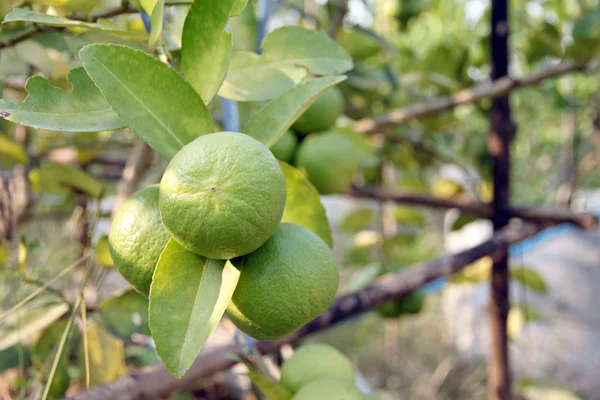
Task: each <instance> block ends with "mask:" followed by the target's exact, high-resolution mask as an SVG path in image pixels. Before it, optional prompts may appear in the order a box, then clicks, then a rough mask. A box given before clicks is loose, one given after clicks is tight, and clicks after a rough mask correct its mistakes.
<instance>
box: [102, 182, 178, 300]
mask: <svg viewBox="0 0 600 400" xmlns="http://www.w3.org/2000/svg"><path fill="white" fill-rule="evenodd" d="M168 240H169V233H168V232H167V230H166V229H165V227H164V225H163V223H162V221H161V218H160V213H159V211H158V185H152V186H148V187H145V188H144V189H142V190H139V191H138V192H136V193H134V194H133V196H131V197H130V198H129V199H128V200H127V201H126V202H124V203H123V205H121V208H119V212H118V213H117V215H115V218H114V220H113V222H112V225H111V226H110V232H109V234H108V248H109V250H110V255H111V257H112V259H113V260H114V262H115V265H116V267H117V270H118V271H119V272H120V273H121V275H123V277H124V278H125V279H126V280H127V281H128V282H129V283H130V284H131V286H133V288H134V289H135V290H137V291H138V292H140V293H141V294H143V295H145V296H146V297H147V296H148V293H149V291H150V283H152V274H153V273H154V268H155V267H156V263H157V262H158V258H159V257H160V253H161V252H162V251H163V249H164V248H165V246H166V245H167V241H168Z"/></svg>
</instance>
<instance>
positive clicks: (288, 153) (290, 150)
mask: <svg viewBox="0 0 600 400" xmlns="http://www.w3.org/2000/svg"><path fill="white" fill-rule="evenodd" d="M296 144H298V139H296V135H294V133H293V132H292V131H286V132H285V133H284V134H283V136H282V137H281V138H279V140H278V141H277V143H275V144H274V145H273V146H271V152H272V153H273V155H274V156H275V157H276V158H277V159H278V160H281V161H284V162H286V163H289V162H292V159H293V158H294V150H295V149H296Z"/></svg>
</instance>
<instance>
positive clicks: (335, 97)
mask: <svg viewBox="0 0 600 400" xmlns="http://www.w3.org/2000/svg"><path fill="white" fill-rule="evenodd" d="M343 112H344V96H343V95H342V92H340V90H339V89H338V88H337V87H335V86H334V87H332V88H329V89H327V90H326V91H325V92H324V93H323V94H322V95H321V96H319V98H318V99H317V100H316V101H315V102H314V103H313V104H311V106H310V107H308V108H307V109H306V111H304V113H303V114H302V115H301V116H300V118H298V119H297V120H296V122H294V124H293V125H292V128H293V129H294V130H295V131H296V132H298V133H302V134H308V133H313V132H317V131H323V130H325V129H329V128H331V127H332V126H333V124H335V121H336V120H337V119H338V117H339V116H340V115H342V113H343Z"/></svg>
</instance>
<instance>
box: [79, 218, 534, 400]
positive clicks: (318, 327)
mask: <svg viewBox="0 0 600 400" xmlns="http://www.w3.org/2000/svg"><path fill="white" fill-rule="evenodd" d="M542 229H543V228H542V227H541V226H536V225H523V226H520V227H513V226H509V227H506V228H505V229H503V230H502V231H500V232H498V233H496V234H495V235H494V236H493V237H492V238H491V239H490V240H488V241H486V242H484V243H482V244H480V245H478V246H475V247H473V248H471V249H469V250H465V251H462V252H459V253H455V254H449V255H444V256H441V257H439V258H437V259H434V260H432V261H428V262H424V263H420V264H417V265H415V266H414V267H412V268H407V269H404V270H403V271H402V272H399V273H396V274H388V275H385V276H383V277H381V278H379V279H378V280H376V281H375V282H374V283H373V284H371V285H369V286H367V287H366V288H364V289H362V290H359V291H357V292H354V293H350V294H347V295H344V296H341V297H339V298H338V299H336V301H335V302H334V303H333V305H332V306H331V307H330V308H329V309H328V310H327V311H326V312H325V313H323V314H322V315H321V316H320V317H318V318H316V319H315V320H313V321H312V322H309V323H308V324H307V325H305V326H303V327H302V328H300V329H299V330H298V331H296V332H295V333H294V334H292V335H291V336H289V337H287V338H285V339H282V340H279V341H275V342H258V344H257V346H258V349H259V350H260V351H261V352H262V353H271V352H274V351H277V350H278V349H279V348H280V347H281V346H283V345H284V344H289V343H294V342H296V341H298V340H300V339H302V338H304V337H306V336H308V335H311V334H313V333H315V332H319V331H322V330H324V329H326V328H329V327H331V326H334V325H336V324H338V323H341V322H343V321H346V320H348V319H350V318H353V317H356V316H358V315H360V314H362V313H364V312H367V311H369V310H372V309H374V308H376V307H378V306H380V305H383V304H385V303H388V302H390V301H394V300H398V299H401V298H404V297H406V296H408V295H409V294H410V293H412V292H413V291H415V290H417V289H418V288H420V287H422V286H423V285H425V284H426V283H428V282H432V281H434V280H436V279H439V278H442V277H446V276H449V275H452V274H455V273H457V272H459V271H460V270H461V269H463V268H464V267H465V266H467V265H469V264H471V263H473V262H475V261H477V260H478V259H480V258H482V257H486V256H492V257H494V256H495V254H497V253H498V252H501V251H505V249H506V247H507V246H509V245H511V244H513V243H517V242H520V241H522V240H524V239H526V238H527V237H530V236H532V235H534V234H536V233H537V232H539V231H540V230H542ZM242 355H243V354H242V353H241V349H240V348H239V347H237V346H236V345H234V344H231V343H228V344H225V345H220V346H215V347H213V348H207V349H205V351H203V352H202V353H201V354H200V356H199V357H198V358H197V359H196V361H195V362H194V364H193V365H192V367H191V368H190V370H189V371H188V372H187V374H185V375H184V376H183V378H181V379H176V378H175V377H174V376H173V375H171V374H170V373H169V372H167V370H166V369H165V368H164V366H162V365H154V366H151V367H146V368H143V369H141V370H138V371H136V372H133V373H131V374H129V375H127V376H125V377H123V378H120V379H117V380H115V381H113V382H110V383H107V384H104V385H100V386H96V387H94V388H91V389H90V390H88V391H85V392H82V393H79V394H77V395H74V396H73V397H70V399H73V400H99V399H106V398H115V399H121V400H133V399H153V398H156V397H161V396H167V395H168V394H169V393H171V392H174V391H176V390H181V389H184V388H186V387H188V386H189V385H191V384H192V383H193V382H195V381H197V380H198V379H200V378H203V377H207V376H210V375H212V374H214V373H216V372H219V371H223V370H225V369H227V368H229V367H231V366H233V365H234V364H236V361H234V360H233V359H232V358H231V356H238V357H241V356H242Z"/></svg>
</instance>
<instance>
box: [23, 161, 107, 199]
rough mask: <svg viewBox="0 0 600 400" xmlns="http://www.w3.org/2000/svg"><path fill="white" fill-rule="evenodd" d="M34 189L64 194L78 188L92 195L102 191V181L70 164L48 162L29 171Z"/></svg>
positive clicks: (96, 195)
mask: <svg viewBox="0 0 600 400" xmlns="http://www.w3.org/2000/svg"><path fill="white" fill-rule="evenodd" d="M29 180H30V181H31V185H32V188H33V190H34V191H37V192H47V193H52V194H57V195H65V194H68V193H70V192H72V191H73V190H80V191H82V192H84V193H87V194H89V195H90V196H92V197H96V198H98V197H101V196H102V194H103V193H104V187H103V186H102V183H100V182H99V181H98V180H96V179H94V178H93V177H91V176H90V175H89V174H87V173H85V172H84V171H82V170H80V169H79V168H75V167H71V166H70V165H64V164H54V163H48V164H45V165H42V166H41V167H39V168H36V169H34V170H32V171H31V172H29Z"/></svg>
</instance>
